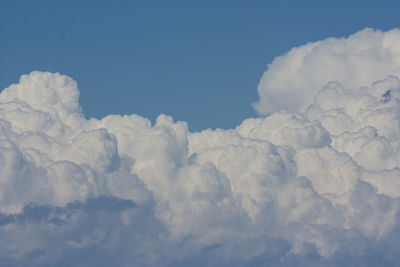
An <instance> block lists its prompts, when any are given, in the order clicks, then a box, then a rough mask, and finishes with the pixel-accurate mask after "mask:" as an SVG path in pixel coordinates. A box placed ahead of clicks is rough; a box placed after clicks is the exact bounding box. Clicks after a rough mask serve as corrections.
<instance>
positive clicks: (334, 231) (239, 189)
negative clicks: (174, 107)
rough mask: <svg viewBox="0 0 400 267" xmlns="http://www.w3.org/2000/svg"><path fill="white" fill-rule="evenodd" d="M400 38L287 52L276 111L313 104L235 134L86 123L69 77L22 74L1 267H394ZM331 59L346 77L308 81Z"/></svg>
mask: <svg viewBox="0 0 400 267" xmlns="http://www.w3.org/2000/svg"><path fill="white" fill-rule="evenodd" d="M397 35H398V31H397V30H392V31H389V32H379V31H373V30H370V29H366V30H363V31H361V32H359V33H356V34H355V35H353V36H350V37H349V38H347V39H328V40H325V41H321V42H318V43H313V44H308V45H306V46H304V47H300V48H295V49H294V50H291V51H290V52H289V53H288V54H287V55H286V56H283V57H281V58H278V59H276V60H275V61H274V63H273V64H272V65H271V66H270V67H269V70H268V71H267V72H266V74H265V75H264V78H265V77H268V79H272V78H271V77H272V76H274V75H275V74H276V75H277V76H274V77H275V78H276V77H279V79H277V78H276V79H275V78H274V79H273V80H274V82H276V84H280V85H282V87H279V88H278V87H268V88H274V90H276V92H277V93H279V99H280V102H279V101H278V102H277V105H278V104H279V105H281V104H282V106H280V107H286V106H285V105H286V104H287V105H289V104H290V105H292V98H293V95H292V94H291V92H289V91H285V90H286V89H284V88H291V90H292V89H293V90H295V89H296V88H297V89H296V90H303V91H302V92H303V93H307V97H309V98H307V99H306V100H305V99H300V100H301V101H300V102H296V104H293V106H290V108H289V109H288V110H281V111H278V112H274V113H271V114H270V115H269V116H268V117H260V118H249V119H246V120H244V121H243V122H242V123H241V124H240V125H238V126H237V127H236V128H234V129H229V130H222V129H216V130H211V129H208V130H204V131H201V132H194V133H191V132H189V131H188V127H187V124H186V123H185V122H174V121H173V119H172V118H171V117H169V116H166V115H160V116H159V117H158V119H157V121H156V123H155V124H154V125H152V124H151V122H150V121H149V120H148V119H146V118H143V117H140V116H138V115H124V116H120V115H108V116H106V117H104V118H102V119H95V118H91V119H86V118H85V116H84V114H83V112H82V109H81V107H80V105H79V90H78V88H77V84H76V82H74V81H73V80H72V79H71V78H69V77H67V76H65V75H61V74H58V73H47V72H38V71H34V72H32V73H30V74H29V75H23V76H22V77H21V79H20V82H19V83H18V84H14V85H11V86H10V87H8V88H6V89H5V90H3V91H2V92H1V94H0V185H1V186H0V248H1V249H0V266H10V265H15V266H54V265H57V266H71V265H74V266H76V265H79V266H93V265H96V266H97V265H99V266H101V265H106V266H107V265H111V264H113V265H116V266H132V265H134V266H160V265H169V266H187V265H190V266H204V265H219V266H259V265H283V266H294V265H307V266H321V265H324V266H337V265H339V264H343V265H351V264H353V265H354V264H355V265H362V266H374V265H377V264H378V263H379V264H383V265H385V266H390V265H392V266H395V265H396V263H397V262H398V261H399V260H400V258H399V256H398V255H400V253H399V252H400V244H399V242H398V240H397V238H396V237H397V236H398V234H399V232H400V227H399V226H400V217H399V210H400V199H399V196H400V183H399V179H398V177H399V174H400V166H399V162H400V161H399V157H400V147H399V146H400V143H399V141H398V140H400V124H399V114H400V112H399V111H400V110H399V109H400V80H399V78H398V77H397V76H396V74H397V73H395V72H393V70H395V69H396V66H395V65H396V64H395V62H396V58H395V57H394V56H393V58H390V59H387V55H388V53H389V52H390V53H392V54H390V53H389V54H390V55H395V54H396V49H395V46H394V43H396V44H397V45H399V42H400V40H399V39H396V36H397ZM397 40H398V41H397ZM378 44H380V45H378ZM311 48H312V49H311ZM305 51H306V52H307V53H306V54H304V53H305ZM332 51H336V52H335V53H333V52H332ZM326 53H328V54H326ZM299 55H302V56H301V57H304V58H309V59H307V60H308V61H307V62H306V61H304V62H306V63H307V64H306V63H304V65H301V64H300V65H299V62H300V63H301V62H302V61H296V60H294V58H292V56H298V57H300V56H299ZM333 55H336V56H337V57H338V58H344V60H343V61H340V60H338V59H335V56H333ZM361 55H365V61H364V63H365V64H364V63H363V64H361V63H360V62H358V61H357V60H361ZM301 57H300V58H301ZM350 58H351V59H352V60H353V61H351V62H350V63H349V62H348V61H346V60H348V59H350ZM327 59H329V60H333V61H334V62H336V61H337V62H339V63H340V64H339V63H338V64H339V65H335V64H333V65H331V64H328V65H329V66H331V67H330V68H327V67H326V68H319V69H318V73H315V75H311V72H313V71H314V70H315V69H316V68H317V67H316V66H317V65H318V64H319V63H321V62H324V61H326V60H327ZM372 59H373V60H375V61H376V62H375V61H374V62H375V63H374V64H375V66H381V67H382V68H379V71H378V72H379V74H376V76H374V75H375V74H374V75H372V76H371V77H370V76H369V75H368V74H369V72H370V71H371V69H370V68H371V66H370V65H369V64H370V63H371V64H372ZM369 60H370V61H371V62H370V61H369ZM327 62H328V61H327ZM366 62H368V64H366ZM283 63H284V64H283ZM314 63H315V64H314ZM317 63H318V64H317ZM341 64H342V65H343V66H345V67H347V68H348V70H351V73H353V74H354V75H355V76H352V75H348V76H346V75H347V74H346V73H347V72H346V73H344V72H336V71H335V69H341V66H342V65H341ZM385 64H387V65H385ZM359 68H361V69H359ZM274 69H276V70H278V69H279V73H278V72H275V71H274ZM292 71H293V72H294V73H295V72H301V73H304V74H306V73H309V75H311V76H310V77H309V78H307V79H305V78H304V79H303V78H301V77H300V78H299V77H295V76H293V77H290V75H289V74H290V73H291V72H292ZM307 71H309V72H307ZM283 73H286V74H287V75H289V76H285V77H284V76H282V75H283ZM332 73H334V74H332ZM337 73H339V74H340V75H342V76H340V75H339V76H335V75H336V74H337ZM272 74H274V75H272ZM278 74H279V75H278ZM345 74H346V75H345ZM330 75H332V76H330ZM381 76H383V77H381ZM326 77H328V78H329V79H328V80H326V79H325V78H326ZM331 77H333V78H331ZM335 77H338V79H337V81H331V82H330V81H329V80H330V79H334V78H335ZM264 78H263V80H262V82H261V85H260V86H261V87H262V86H263V85H262V84H263V83H264V82H265V79H264ZM311 78H313V79H314V80H313V81H310V79H311ZM268 79H267V80H268ZM296 79H297V81H298V83H296ZM357 79H358V80H357ZM270 81H272V80H270ZM279 81H282V83H281V82H279ZM285 84H295V85H296V87H292V86H289V87H284V86H285ZM311 85H312V86H311ZM261 87H260V88H261ZM263 88H264V87H263ZM265 88H267V87H265ZM268 90H269V89H268ZM268 90H267V91H268ZM271 92H272V91H271ZM294 98H296V97H294ZM294 98H293V99H294ZM262 99H263V98H262V97H261V102H260V103H263V102H262V101H264V100H262ZM268 101H272V100H271V99H269V100H268ZM260 105H261V104H260ZM263 105H264V104H263ZM274 110H275V108H273V109H271V110H269V111H268V112H272V111H274ZM293 110H297V112H295V111H293Z"/></svg>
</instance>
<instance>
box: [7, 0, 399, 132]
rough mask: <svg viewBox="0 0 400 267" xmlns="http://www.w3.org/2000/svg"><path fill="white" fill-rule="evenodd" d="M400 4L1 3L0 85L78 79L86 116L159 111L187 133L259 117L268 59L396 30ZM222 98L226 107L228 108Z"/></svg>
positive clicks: (43, 0)
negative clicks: (27, 77)
mask: <svg viewBox="0 0 400 267" xmlns="http://www.w3.org/2000/svg"><path fill="white" fill-rule="evenodd" d="M398 7H399V3H398V2H397V1H362V2H360V1H351V2H349V1H334V2H333V1H324V2H321V1H250V2H249V3H246V4H244V3H243V1H235V0H234V1H118V0H117V1H104V0H100V1H76V0H72V1H46V0H38V1H21V0H16V1H9V0H5V1H1V3H0V12H1V16H0V17H1V18H0V19H1V31H0V53H1V54H0V57H1V61H0V88H5V87H7V86H9V85H10V84H12V83H16V82H18V79H19V77H20V76H21V75H22V74H27V73H30V72H31V71H32V70H40V71H50V72H60V73H61V74H66V75H69V76H70V77H73V78H74V79H75V80H76V81H77V82H78V83H79V88H80V93H81V98H80V102H81V104H82V106H83V109H84V111H85V114H86V116H87V117H96V118H101V117H103V116H105V115H106V114H110V113H113V114H133V113H135V114H139V115H142V116H144V117H146V118H149V119H151V120H152V121H153V122H154V121H155V119H156V117H157V116H158V115H159V114H162V113H164V114H167V115H171V116H173V117H174V118H176V119H177V120H183V121H187V122H189V125H190V130H192V131H196V130H202V129H207V128H212V129H215V128H224V129H227V128H231V127H234V126H236V125H238V124H239V123H240V122H241V121H242V120H243V119H245V118H248V117H251V116H255V115H256V113H255V112H254V110H253V108H252V106H251V103H253V102H256V101H257V97H258V96H257V85H258V83H259V81H260V78H261V76H262V74H263V72H264V71H266V69H267V65H268V64H270V63H271V62H272V60H273V59H274V58H275V57H276V56H279V55H282V54H284V53H286V52H287V51H288V50H289V49H291V48H292V47H295V46H299V45H303V44H306V43H307V42H311V41H317V40H322V39H325V38H327V37H343V36H348V35H349V34H352V33H354V32H356V31H359V30H361V29H363V28H365V27H372V28H376V29H381V30H389V29H391V28H394V27H398V26H399V24H400V22H399V20H398V16H397V15H398V14H397V10H398ZM222 103H223V104H222Z"/></svg>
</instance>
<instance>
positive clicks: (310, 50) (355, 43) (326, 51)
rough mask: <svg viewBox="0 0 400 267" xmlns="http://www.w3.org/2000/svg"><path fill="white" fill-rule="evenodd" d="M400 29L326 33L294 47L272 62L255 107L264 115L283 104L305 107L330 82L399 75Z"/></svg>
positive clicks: (364, 82)
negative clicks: (345, 35)
mask: <svg viewBox="0 0 400 267" xmlns="http://www.w3.org/2000/svg"><path fill="white" fill-rule="evenodd" d="M399 42H400V31H399V30H398V29H393V30H391V31H387V32H381V31H379V30H373V29H370V28H367V29H364V30H362V31H359V32H357V33H355V34H353V35H350V36H349V37H348V38H328V39H325V40H323V41H318V42H311V43H308V44H306V45H303V46H299V47H295V48H292V49H291V50H290V51H289V52H287V53H286V54H284V55H282V56H279V57H277V58H275V60H274V61H273V62H272V63H271V64H269V65H268V70H267V71H266V72H265V73H264V74H263V76H262V78H261V81H260V83H259V85H258V94H259V96H260V99H259V101H258V102H257V103H254V104H253V106H254V108H255V110H256V111H257V112H258V113H259V114H261V115H265V114H271V113H272V112H276V111H279V110H280V109H287V110H291V111H305V109H306V108H307V107H308V105H310V104H312V102H313V99H314V97H315V95H316V94H317V93H318V91H319V90H320V89H321V87H323V86H324V85H325V84H327V83H328V82H330V81H338V82H340V83H341V84H342V85H343V86H344V87H345V88H348V89H350V90H352V89H357V88H359V87H362V86H369V85H370V84H371V83H373V82H374V81H377V80H383V79H385V78H386V77H387V76H388V75H396V76H400V49H399V45H398V44H399Z"/></svg>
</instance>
